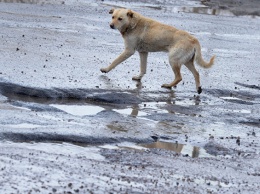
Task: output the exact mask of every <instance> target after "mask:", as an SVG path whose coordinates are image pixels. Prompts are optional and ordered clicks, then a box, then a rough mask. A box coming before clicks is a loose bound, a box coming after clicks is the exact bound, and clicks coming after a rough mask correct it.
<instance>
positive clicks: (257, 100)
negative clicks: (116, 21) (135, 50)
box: [0, 0, 260, 193]
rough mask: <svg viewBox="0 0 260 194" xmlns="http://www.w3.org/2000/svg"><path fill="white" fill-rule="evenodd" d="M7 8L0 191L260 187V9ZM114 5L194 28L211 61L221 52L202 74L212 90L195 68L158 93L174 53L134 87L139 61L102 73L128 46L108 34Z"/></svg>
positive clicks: (169, 4) (145, 5) (3, 13)
mask: <svg viewBox="0 0 260 194" xmlns="http://www.w3.org/2000/svg"><path fill="white" fill-rule="evenodd" d="M7 2H10V1H1V3H0V26H1V30H0V43H1V44H0V59H1V60H0V67H1V69H0V140H1V142H0V193H37V192H40V193H64V192H66V193H67V192H68V193H69V192H70V193H108V192H111V193H239V192H240V193H257V192H258V191H259V189H260V173H259V172H260V167H259V162H260V151H259V148H260V144H259V140H260V138H259V133H260V131H259V127H260V117H259V114H260V76H259V75H260V70H259V65H260V64H259V61H260V58H259V50H260V19H259V18H258V17H257V16H256V15H257V14H252V13H251V11H249V12H246V13H247V14H242V15H244V16H235V15H240V14H237V13H235V12H234V9H235V8H234V7H236V6H231V5H230V4H228V3H226V1H220V2H221V3H223V2H224V3H226V4H225V5H227V6H226V7H225V9H224V8H223V6H222V8H223V9H219V8H221V6H220V7H216V4H215V5H212V4H210V5H209V6H210V7H205V5H204V4H206V3H207V2H204V4H201V3H200V1H170V0H169V1H167V0H166V1H165V0H164V1H162V0H157V1H116V2H115V1H107V0H105V1H94V0H93V1H91V0H86V1H83V0H82V1H81V0H78V1H73V0H68V1H64V2H63V1H36V0H35V1H27V3H7ZM16 2H26V1H16ZM29 2H31V3H29ZM36 2H38V3H36ZM130 2H131V3H130ZM212 2H213V3H214V2H216V1H212ZM250 2H252V4H251V7H254V8H255V7H256V6H257V4H255V1H250ZM246 6H249V5H248V4H247V5H246ZM112 7H128V8H132V9H134V10H136V11H138V12H141V13H142V14H144V15H146V16H148V17H152V18H154V19H157V20H159V21H161V22H163V23H166V24H170V25H173V26H175V27H177V28H180V29H183V30H186V31H189V32H190V33H191V34H193V35H194V36H196V37H197V38H198V39H199V40H200V42H201V45H202V53H203V57H204V58H205V59H206V60H208V59H210V57H211V56H212V55H216V63H215V65H214V66H213V67H212V68H211V69H208V70H205V69H201V68H199V67H198V69H199V72H200V75H201V83H202V88H203V92H202V94H201V95H197V94H196V91H195V83H194V79H193V77H192V75H191V73H190V72H189V71H188V70H187V69H186V68H185V67H183V68H182V74H183V81H182V82H181V83H180V84H179V85H178V87H177V88H173V89H172V90H166V89H162V88H161V87H160V86H161V84H163V83H168V82H170V81H172V79H173V73H172V72H171V69H170V67H169V65H168V59H167V54H165V53H151V54H150V55H149V58H148V63H149V64H148V72H147V74H146V75H145V77H144V78H143V80H142V82H141V83H138V82H134V81H132V80H131V78H132V76H133V75H137V74H138V70H139V58H138V54H135V55H134V56H133V57H132V58H130V59H129V60H127V61H126V62H125V63H123V64H121V65H119V66H118V67H117V68H116V69H115V70H113V71H111V72H110V73H109V74H102V73H101V72H100V71H99V69H100V68H101V67H105V66H107V65H108V64H109V63H110V62H111V61H112V60H113V59H114V58H115V57H116V56H117V55H118V54H119V53H120V52H121V51H122V50H123V40H122V38H121V37H120V34H119V32H117V31H115V30H112V29H110V28H109V22H110V17H111V16H110V15H109V14H108V11H109V10H110V9H111V8H112ZM229 7H230V9H229ZM249 10H251V9H249ZM258 10H259V9H258ZM244 11H246V8H245V9H244Z"/></svg>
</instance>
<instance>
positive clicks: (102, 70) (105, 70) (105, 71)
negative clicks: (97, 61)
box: [100, 68, 109, 73]
mask: <svg viewBox="0 0 260 194" xmlns="http://www.w3.org/2000/svg"><path fill="white" fill-rule="evenodd" d="M100 71H101V72H102V73H108V72H109V70H108V69H107V68H101V69H100Z"/></svg>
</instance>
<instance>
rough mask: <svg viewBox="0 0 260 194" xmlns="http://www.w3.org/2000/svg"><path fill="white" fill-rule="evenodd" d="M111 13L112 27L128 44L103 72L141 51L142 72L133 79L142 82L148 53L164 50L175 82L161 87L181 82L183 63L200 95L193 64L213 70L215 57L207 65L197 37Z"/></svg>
mask: <svg viewBox="0 0 260 194" xmlns="http://www.w3.org/2000/svg"><path fill="white" fill-rule="evenodd" d="M109 13H110V14H112V22H111V23H110V27H111V28H112V29H118V30H119V31H120V32H121V34H122V36H123V38H124V41H125V50H124V51H123V53H122V54H120V55H119V56H118V57H117V58H116V59H115V60H114V61H113V62H112V64H111V65H109V66H108V67H106V68H101V69H100V70H101V72H103V73H107V72H109V71H110V70H112V69H113V68H115V67H116V66H117V65H118V64H120V63H122V62H123V61H125V60H126V59H128V58H129V57H130V56H132V55H133V54H134V53H135V51H138V52H139V55H140V61H141V62H140V63H141V64H140V70H141V71H140V74H139V75H138V76H135V77H133V80H141V78H142V77H143V76H144V74H145V73H146V66H147V56H148V52H158V51H165V52H168V53H169V62H170V65H171V67H172V69H173V72H174V74H175V79H174V81H173V82H171V83H170V84H163V85H162V87H165V88H171V87H173V86H176V85H177V84H178V83H179V82H180V81H181V80H182V77H181V72H180V69H181V65H182V64H184V65H185V66H186V67H187V68H188V69H189V70H190V71H191V72H192V74H193V75H194V78H195V81H196V89H197V92H198V93H199V94H200V93H201V92H202V89H201V86H200V78H199V73H198V71H197V70H196V69H195V67H194V61H196V62H197V63H198V64H199V65H200V66H202V67H204V68H210V67H211V66H212V65H213V62H214V58H215V56H213V57H212V58H211V59H210V62H208V63H207V62H205V61H204V60H203V59H202V56H201V47H200V44H199V41H198V40H197V39H196V38H195V37H193V36H191V35H190V34H189V33H187V32H185V31H182V30H178V29H176V28H174V27H171V26H168V25H165V24H162V23H159V22H157V21H155V20H152V19H150V18H147V17H144V16H142V15H140V14H139V13H137V12H134V11H132V10H128V9H112V10H110V12H109Z"/></svg>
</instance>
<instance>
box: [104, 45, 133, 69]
mask: <svg viewBox="0 0 260 194" xmlns="http://www.w3.org/2000/svg"><path fill="white" fill-rule="evenodd" d="M134 53H135V51H134V50H128V49H126V50H124V52H123V53H121V54H120V55H119V56H118V57H117V58H116V59H115V60H114V61H113V62H112V63H111V65H109V66H108V67H105V68H101V69H100V71H101V72H102V73H108V72H109V71H111V70H112V69H114V68H115V67H116V66H117V65H119V64H120V63H122V62H123V61H125V60H126V59H128V58H129V57H131V56H132V55H133V54H134Z"/></svg>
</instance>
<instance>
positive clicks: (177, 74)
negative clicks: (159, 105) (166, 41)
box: [162, 63, 182, 88]
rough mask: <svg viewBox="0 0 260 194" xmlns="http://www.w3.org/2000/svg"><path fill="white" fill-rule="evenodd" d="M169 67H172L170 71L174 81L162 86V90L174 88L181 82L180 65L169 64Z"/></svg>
mask: <svg viewBox="0 0 260 194" xmlns="http://www.w3.org/2000/svg"><path fill="white" fill-rule="evenodd" d="M171 67H172V70H173V72H174V75H175V79H174V81H173V82H171V83H170V84H163V85H162V87H163V88H171V87H174V86H176V85H177V84H178V83H179V82H180V81H181V80H182V77H181V65H179V64H178V63H171Z"/></svg>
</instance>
